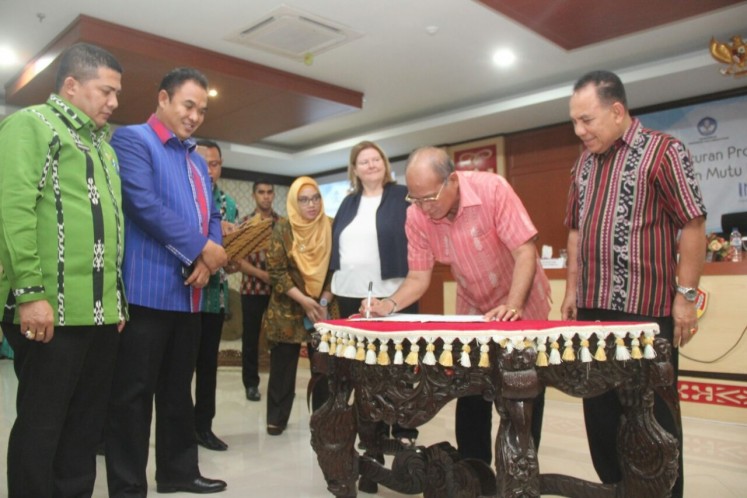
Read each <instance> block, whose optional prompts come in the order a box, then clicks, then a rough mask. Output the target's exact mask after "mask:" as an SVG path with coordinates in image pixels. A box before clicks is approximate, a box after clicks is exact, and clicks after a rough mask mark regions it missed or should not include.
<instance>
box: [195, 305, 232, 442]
mask: <svg viewBox="0 0 747 498" xmlns="http://www.w3.org/2000/svg"><path fill="white" fill-rule="evenodd" d="M200 315H201V318H200V322H201V323H200V345H199V347H198V348H197V363H196V365H195V430H197V431H198V432H206V431H209V430H212V428H213V418H215V387H216V385H217V376H218V349H219V348H220V336H221V332H222V331H223V320H224V319H225V317H226V315H225V313H223V312H221V313H200Z"/></svg>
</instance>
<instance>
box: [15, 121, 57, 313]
mask: <svg viewBox="0 0 747 498" xmlns="http://www.w3.org/2000/svg"><path fill="white" fill-rule="evenodd" d="M58 140H59V139H58V137H56V136H55V135H54V134H53V133H52V131H51V129H50V128H49V126H47V125H46V124H45V123H43V122H42V120H41V119H40V118H39V117H38V116H37V115H36V114H34V113H33V112H31V111H29V110H24V111H19V112H17V113H15V114H13V115H12V116H10V117H8V118H6V119H5V120H4V121H3V122H2V123H0V262H1V263H2V265H3V268H4V271H5V273H6V275H7V276H8V280H9V282H10V286H11V288H12V289H13V290H24V292H23V293H22V294H21V295H18V296H17V297H16V299H17V301H18V302H28V301H36V300H39V299H41V298H42V297H43V294H44V287H43V283H42V272H41V261H40V259H39V254H38V252H37V203H38V201H39V199H41V196H42V193H41V192H40V188H39V186H40V184H41V181H42V177H43V175H44V174H45V164H46V163H47V162H48V161H50V160H51V158H53V157H54V156H55V155H56V154H57V152H58V151H59V141H58ZM50 236H52V237H53V236H54V234H50Z"/></svg>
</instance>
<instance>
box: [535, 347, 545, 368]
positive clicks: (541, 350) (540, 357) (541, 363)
mask: <svg viewBox="0 0 747 498" xmlns="http://www.w3.org/2000/svg"><path fill="white" fill-rule="evenodd" d="M545 351H547V346H545V345H544V344H539V345H538V346H537V361H536V362H535V364H536V365H537V366H538V367H546V366H547V353H546V352H545Z"/></svg>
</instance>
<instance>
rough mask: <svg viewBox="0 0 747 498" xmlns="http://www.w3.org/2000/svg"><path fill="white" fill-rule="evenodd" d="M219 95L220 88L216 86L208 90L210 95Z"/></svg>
mask: <svg viewBox="0 0 747 498" xmlns="http://www.w3.org/2000/svg"><path fill="white" fill-rule="evenodd" d="M217 96H218V90H216V89H215V88H211V89H210V90H208V97H217Z"/></svg>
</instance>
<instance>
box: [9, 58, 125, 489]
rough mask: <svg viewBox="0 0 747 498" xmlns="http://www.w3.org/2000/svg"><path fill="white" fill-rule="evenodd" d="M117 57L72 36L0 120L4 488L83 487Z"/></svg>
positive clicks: (115, 336) (109, 238) (108, 235)
mask: <svg viewBox="0 0 747 498" xmlns="http://www.w3.org/2000/svg"><path fill="white" fill-rule="evenodd" d="M121 79H122V68H121V66H120V65H119V63H118V62H117V60H116V59H115V58H114V57H113V56H112V55H111V54H110V53H109V52H107V51H106V50H103V49H101V48H99V47H96V46H93V45H88V44H77V45H74V46H72V47H70V48H69V49H67V50H66V51H65V52H64V53H63V54H62V56H61V58H60V62H59V69H58V72H57V79H56V85H55V91H56V93H53V94H52V95H50V97H49V100H47V102H46V103H45V104H41V105H36V106H32V107H28V108H26V109H23V110H20V111H18V112H16V113H14V114H13V115H11V116H10V117H8V118H6V119H5V120H4V121H2V122H1V123H0V264H2V267H3V272H2V276H1V277H0V300H2V303H3V305H4V306H3V310H2V312H1V315H2V316H0V321H1V322H2V329H3V332H4V333H5V337H6V338H7V339H8V341H9V342H10V345H11V346H12V347H13V350H14V352H15V364H14V367H15V372H16V375H17V376H18V393H17V400H16V407H17V418H16V420H15V423H14V425H13V429H12V430H11V433H10V438H9V440H8V459H7V462H8V472H7V474H8V496H10V497H11V498H16V497H34V498H43V497H52V496H55V497H57V496H60V497H70V496H91V494H92V493H93V484H94V480H95V478H96V459H95V454H96V448H97V445H98V444H99V442H100V441H101V434H102V430H103V426H104V421H105V419H106V413H107V404H108V402H109V392H110V387H111V382H112V374H113V369H114V364H115V359H116V354H117V346H118V343H119V332H121V330H122V328H123V327H124V322H125V320H126V318H127V305H126V303H125V297H124V289H123V285H122V274H121V264H122V252H123V248H124V241H123V236H124V230H123V227H124V218H123V216H122V197H121V193H120V178H119V171H118V163H117V158H116V155H115V153H114V150H113V149H112V148H111V147H110V146H109V144H108V143H107V142H106V139H107V138H108V135H109V127H108V125H107V121H108V120H109V117H110V116H111V114H112V112H113V111H114V109H116V108H117V105H118V95H119V92H120V91H121V88H122V86H121Z"/></svg>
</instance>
